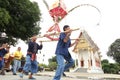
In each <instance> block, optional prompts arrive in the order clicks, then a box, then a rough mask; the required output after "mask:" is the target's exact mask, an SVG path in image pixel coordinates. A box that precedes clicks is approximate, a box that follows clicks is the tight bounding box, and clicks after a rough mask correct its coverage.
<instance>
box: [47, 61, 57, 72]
mask: <svg viewBox="0 0 120 80" xmlns="http://www.w3.org/2000/svg"><path fill="white" fill-rule="evenodd" d="M48 67H49V68H50V69H51V71H53V70H55V69H56V68H57V63H56V62H51V63H49V65H48Z"/></svg>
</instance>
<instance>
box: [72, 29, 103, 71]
mask: <svg viewBox="0 0 120 80" xmlns="http://www.w3.org/2000/svg"><path fill="white" fill-rule="evenodd" d="M73 52H74V53H75V54H76V62H75V66H76V69H75V70H74V71H75V72H87V73H103V70H102V66H101V55H100V52H99V48H98V46H97V45H96V44H95V43H94V41H93V40H92V39H91V37H90V36H89V35H88V34H87V32H86V31H85V30H84V31H81V32H80V35H79V42H78V44H76V45H75V47H74V48H73Z"/></svg>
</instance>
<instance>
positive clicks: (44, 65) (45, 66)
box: [38, 64, 48, 68]
mask: <svg viewBox="0 0 120 80" xmlns="http://www.w3.org/2000/svg"><path fill="white" fill-rule="evenodd" d="M38 66H43V67H44V68H48V66H47V65H46V64H39V65H38Z"/></svg>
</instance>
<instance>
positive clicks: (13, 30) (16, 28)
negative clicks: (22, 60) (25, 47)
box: [0, 0, 41, 44]
mask: <svg viewBox="0 0 120 80" xmlns="http://www.w3.org/2000/svg"><path fill="white" fill-rule="evenodd" d="M40 17H41V13H40V10H39V7H38V4H37V3H36V2H30V0H0V26H1V28H0V32H5V33H6V34H7V38H6V39H4V41H6V42H10V44H15V43H16V42H17V39H22V40H27V39H28V38H29V37H31V36H32V35H34V34H38V33H39V30H40V27H39V23H40ZM0 42H2V41H0Z"/></svg>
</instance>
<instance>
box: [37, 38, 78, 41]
mask: <svg viewBox="0 0 120 80" xmlns="http://www.w3.org/2000/svg"><path fill="white" fill-rule="evenodd" d="M79 39H80V38H77V39H71V40H79ZM58 40H59V39H58ZM58 40H40V41H39V42H53V41H58Z"/></svg>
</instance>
